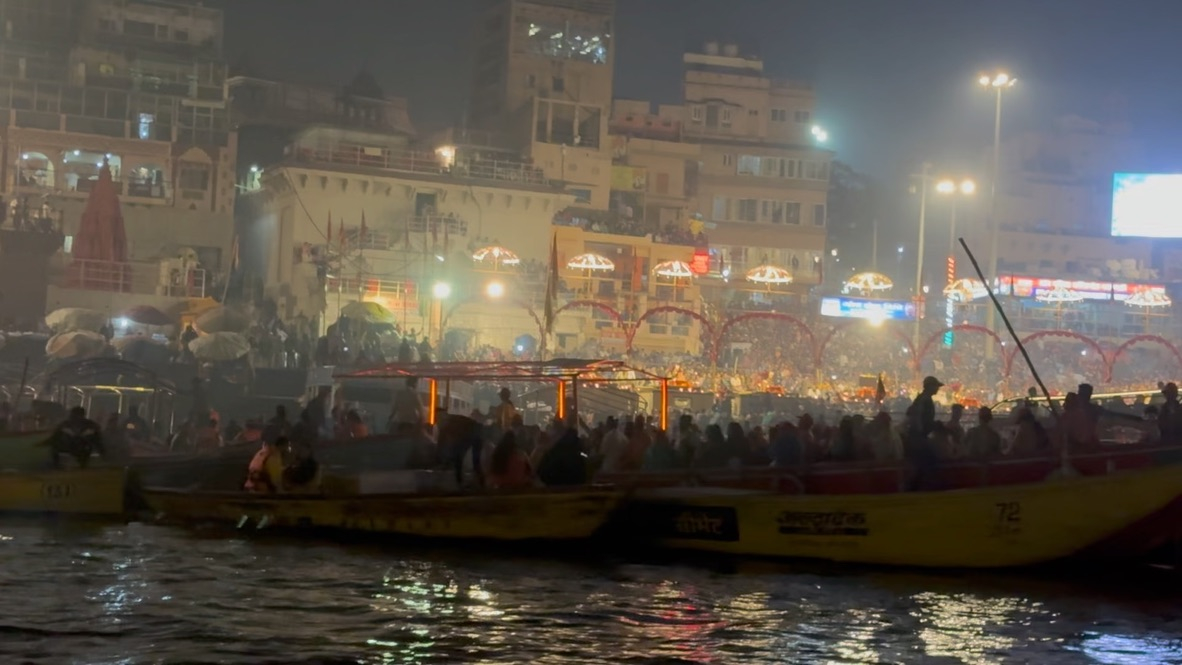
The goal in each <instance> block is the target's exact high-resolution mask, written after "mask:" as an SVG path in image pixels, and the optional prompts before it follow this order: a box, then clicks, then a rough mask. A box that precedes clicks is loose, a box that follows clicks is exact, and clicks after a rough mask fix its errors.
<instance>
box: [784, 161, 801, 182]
mask: <svg viewBox="0 0 1182 665" xmlns="http://www.w3.org/2000/svg"><path fill="white" fill-rule="evenodd" d="M781 175H783V177H785V178H799V177H800V160H799V159H785V160H784V173H782V174H781Z"/></svg>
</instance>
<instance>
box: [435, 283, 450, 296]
mask: <svg viewBox="0 0 1182 665" xmlns="http://www.w3.org/2000/svg"><path fill="white" fill-rule="evenodd" d="M431 295H433V296H435V297H436V298H437V299H439V300H443V299H445V298H447V297H448V296H450V295H451V285H450V284H448V283H447V282H435V286H433V287H431Z"/></svg>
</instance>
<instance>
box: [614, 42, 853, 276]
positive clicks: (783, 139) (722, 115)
mask: <svg viewBox="0 0 1182 665" xmlns="http://www.w3.org/2000/svg"><path fill="white" fill-rule="evenodd" d="M684 63H685V80H684V101H683V103H682V104H681V105H661V106H660V107H659V108H658V110H657V112H656V113H653V112H652V109H651V106H650V104H648V103H647V102H630V101H628V102H626V101H619V102H617V103H616V105H615V107H614V110H613V114H612V121H611V127H612V132H613V133H614V134H615V135H616V137H615V138H614V145H615V151H614V152H615V156H616V158H617V163H618V164H626V165H628V166H631V167H635V168H642V169H644V170H645V171H646V175H645V177H644V178H643V179H636V178H634V179H633V180H634V181H635V182H638V183H639V182H642V180H643V194H644V199H645V203H644V204H643V208H644V210H645V218H646V223H648V224H649V225H653V227H654V228H665V227H666V226H668V225H670V224H673V225H679V226H681V227H685V226H686V225H689V227H690V228H691V231H693V232H694V233H695V234H696V233H697V232H698V231H699V230H704V232H705V236H706V237H708V238H709V245H710V254H711V258H712V261H711V263H712V266H711V269H712V271H714V272H716V273H717V272H726V273H727V274H728V275H729V274H740V275H741V274H742V272H743V271H745V270H748V269H750V268H753V267H755V266H758V265H762V264H772V265H776V266H780V267H783V268H785V269H788V270H790V271H792V272H793V274H794V277H795V279H796V281H797V283H801V284H810V283H815V282H816V281H817V280H818V279H819V278H820V275H821V271H820V270H819V269H818V266H819V263H820V260H821V256H822V253H823V251H824V248H825V222H826V204H827V197H828V183H829V166H830V163H831V161H832V153H831V152H829V151H827V150H824V149H822V148H820V147H818V146H817V145H816V143H817V141H816V136H815V133H814V131H813V129H814V125H813V107H814V104H815V101H816V99H815V94H814V92H813V91H812V89H811V88H810V87H809V86H808V85H805V84H802V83H796V82H788V81H780V80H776V79H772V78H770V77H768V76H767V75H766V74H765V73H764V70H763V61H762V60H760V59H758V58H755V57H751V56H744V55H741V54H740V51H739V48H738V47H737V46H734V45H725V46H719V45H718V44H716V43H709V44H707V45H706V47H705V49H703V52H701V53H687V54H685V56H684ZM614 195H615V194H614V192H613V196H614Z"/></svg>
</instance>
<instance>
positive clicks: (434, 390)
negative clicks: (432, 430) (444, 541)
mask: <svg viewBox="0 0 1182 665" xmlns="http://www.w3.org/2000/svg"><path fill="white" fill-rule="evenodd" d="M427 381H428V385H429V386H430V388H429V393H428V395H429V397H430V400H431V403H430V404H429V405H428V406H427V424H428V425H430V426H431V427H434V426H435V400H436V399H438V397H439V385H438V383H436V381H435V379H427Z"/></svg>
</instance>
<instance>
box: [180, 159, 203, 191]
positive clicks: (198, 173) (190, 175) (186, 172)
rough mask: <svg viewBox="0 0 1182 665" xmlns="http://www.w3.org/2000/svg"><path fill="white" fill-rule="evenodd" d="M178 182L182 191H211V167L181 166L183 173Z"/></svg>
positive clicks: (198, 165)
mask: <svg viewBox="0 0 1182 665" xmlns="http://www.w3.org/2000/svg"><path fill="white" fill-rule="evenodd" d="M177 180H178V183H177V184H179V185H180V188H181V189H188V190H192V191H202V192H204V191H206V190H208V189H209V167H208V166H202V165H200V164H186V165H184V166H181V173H180V176H179V178H178V179H177Z"/></svg>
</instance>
